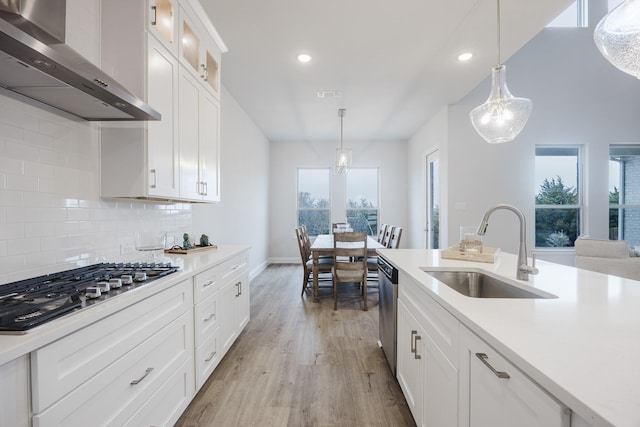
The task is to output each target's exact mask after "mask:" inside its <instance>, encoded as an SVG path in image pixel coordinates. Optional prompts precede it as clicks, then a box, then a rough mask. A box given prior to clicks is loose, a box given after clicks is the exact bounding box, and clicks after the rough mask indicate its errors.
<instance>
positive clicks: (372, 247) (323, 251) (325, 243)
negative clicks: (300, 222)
mask: <svg viewBox="0 0 640 427" xmlns="http://www.w3.org/2000/svg"><path fill="white" fill-rule="evenodd" d="M349 244H351V245H358V243H345V245H349ZM356 247H357V246H356ZM360 247H362V246H360ZM384 248H385V246H384V245H382V244H380V243H378V241H377V240H376V239H374V238H373V237H371V236H367V256H369V257H371V256H376V254H377V253H376V249H384ZM333 249H334V248H333V234H319V235H318V236H317V237H316V239H315V240H314V242H313V244H312V245H311V257H312V259H313V300H314V301H315V302H318V275H319V274H320V273H319V272H320V268H319V265H318V260H319V259H320V257H322V256H333Z"/></svg>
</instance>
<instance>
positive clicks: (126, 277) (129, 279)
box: [120, 274, 133, 286]
mask: <svg viewBox="0 0 640 427" xmlns="http://www.w3.org/2000/svg"><path fill="white" fill-rule="evenodd" d="M120 280H122V284H123V285H125V286H128V285H131V284H133V276H132V275H130V274H123V275H122V276H120Z"/></svg>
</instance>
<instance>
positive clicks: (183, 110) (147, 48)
mask: <svg viewBox="0 0 640 427" xmlns="http://www.w3.org/2000/svg"><path fill="white" fill-rule="evenodd" d="M203 16H204V11H203V10H202V7H201V6H200V4H199V3H197V2H196V1H195V0H147V1H141V2H139V1H130V0H109V1H107V2H104V3H103V5H102V28H103V29H104V31H103V37H102V43H101V47H102V54H101V59H102V65H103V69H104V71H105V72H107V73H108V74H111V75H112V76H113V77H114V78H115V79H116V80H118V81H119V82H120V83H122V84H123V85H124V86H125V87H127V88H128V89H129V90H130V91H131V92H132V93H134V94H135V95H137V96H138V97H140V98H142V99H144V100H145V101H146V102H147V103H148V104H149V105H151V106H152V107H153V108H154V109H156V110H158V111H159V112H160V114H162V120H160V121H149V122H136V123H118V122H112V123H103V125H102V144H101V165H102V180H101V189H102V193H101V194H102V197H107V198H143V199H144V198H146V199H154V200H171V201H173V200H176V201H192V202H215V201H218V200H220V183H219V161H220V159H219V144H220V141H219V135H220V130H219V123H220V98H219V87H220V86H219V84H220V73H219V71H220V65H219V64H220V59H221V52H222V50H223V49H224V50H226V48H225V47H224V44H223V43H222V41H221V40H220V39H219V36H218V35H217V33H216V32H215V29H214V28H213V26H212V25H211V23H210V22H209V21H208V20H207V19H206V17H205V18H203V19H202V18H201V17H203ZM116 23H117V25H116ZM216 40H219V44H218V43H217V42H216ZM219 46H222V47H219Z"/></svg>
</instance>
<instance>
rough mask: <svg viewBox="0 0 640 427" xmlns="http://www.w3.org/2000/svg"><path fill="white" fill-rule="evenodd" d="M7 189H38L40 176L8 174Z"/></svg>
mask: <svg viewBox="0 0 640 427" xmlns="http://www.w3.org/2000/svg"><path fill="white" fill-rule="evenodd" d="M6 179H7V184H6V188H7V190H13V191H34V192H35V191H38V178H37V177H35V176H25V175H12V174H7V175H6Z"/></svg>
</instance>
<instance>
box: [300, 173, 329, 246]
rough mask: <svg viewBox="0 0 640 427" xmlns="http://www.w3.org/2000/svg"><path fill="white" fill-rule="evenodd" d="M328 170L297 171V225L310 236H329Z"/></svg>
mask: <svg viewBox="0 0 640 427" xmlns="http://www.w3.org/2000/svg"><path fill="white" fill-rule="evenodd" d="M330 170H331V169H329V168H325V169H304V168H300V169H298V225H305V226H306V227H307V231H308V232H309V235H311V236H317V235H318V234H329V229H330V227H331V224H330V222H331V202H330V200H331V198H330V185H331V181H330V177H331V176H330Z"/></svg>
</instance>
